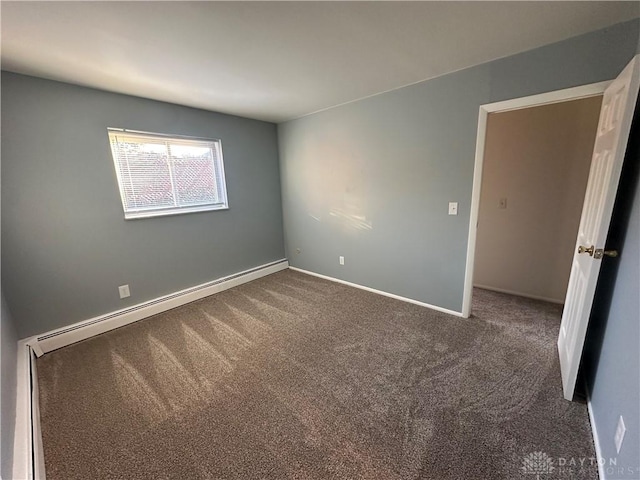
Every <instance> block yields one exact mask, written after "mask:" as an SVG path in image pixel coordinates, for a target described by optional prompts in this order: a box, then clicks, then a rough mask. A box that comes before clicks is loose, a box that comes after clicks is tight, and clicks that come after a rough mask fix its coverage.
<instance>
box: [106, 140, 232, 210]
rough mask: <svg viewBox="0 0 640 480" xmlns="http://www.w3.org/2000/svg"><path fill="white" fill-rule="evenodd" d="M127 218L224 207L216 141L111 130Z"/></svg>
mask: <svg viewBox="0 0 640 480" xmlns="http://www.w3.org/2000/svg"><path fill="white" fill-rule="evenodd" d="M109 141H110V143H111V153H112V155H113V161H114V164H115V168H116V174H117V177H118V184H119V186H120V195H121V197H122V206H123V208H124V216H125V218H127V219H131V218H143V217H153V216H159V215H174V214H177V213H189V212H199V211H204V210H219V209H224V208H228V204H227V192H226V186H225V179H224V166H223V163H222V148H221V145H220V141H219V140H204V139H194V138H187V137H172V136H168V135H162V134H155V133H142V132H131V131H127V130H118V129H109Z"/></svg>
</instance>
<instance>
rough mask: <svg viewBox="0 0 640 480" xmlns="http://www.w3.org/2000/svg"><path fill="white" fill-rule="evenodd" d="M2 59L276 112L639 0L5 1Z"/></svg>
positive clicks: (247, 110)
mask: <svg viewBox="0 0 640 480" xmlns="http://www.w3.org/2000/svg"><path fill="white" fill-rule="evenodd" d="M1 14H2V68H3V69H4V70H9V71H14V72H19V73H25V74H28V75H35V76H40V77H45V78H51V79H55V80H61V81H65V82H69V83H75V84H78V85H86V86H90V87H95V88H100V89H103V90H109V91H113V92H120V93H126V94H130V95H137V96H140V97H147V98H153V99H157V100H164V101H167V102H173V103H178V104H183V105H189V106H193V107H199V108H205V109H208V110H215V111H219V112H225V113H231V114H235V115H241V116H245V117H251V118H258V119H262V120H268V121H273V122H281V121H284V120H289V119H292V118H296V117H300V116H302V115H306V114H309V113H312V112H316V111H318V110H322V109H326V108H329V107H332V106H335V105H339V104H341V103H345V102H349V101H352V100H356V99H359V98H363V97H366V96H370V95H374V94H376V93H380V92H383V91H387V90H392V89H395V88H399V87H401V86H404V85H408V84H411V83H415V82H418V81H421V80H425V79H428V78H432V77H435V76H438V75H442V74H445V73H448V72H452V71H455V70H459V69H462V68H465V67H468V66H471V65H477V64H479V63H483V62H486V61H489V60H492V59H496V58H500V57H504V56H507V55H511V54H514V53H517V52H521V51H524V50H529V49H532V48H535V47H538V46H541V45H545V44H548V43H552V42H556V41H559V40H563V39H565V38H569V37H572V36H575V35H579V34H581V33H586V32H589V31H592V30H596V29H599V28H603V27H606V26H609V25H613V24H615V23H618V22H621V21H625V20H629V19H632V18H635V17H638V16H640V2H607V1H605V2H591V1H588V2H8V1H2V3H1Z"/></svg>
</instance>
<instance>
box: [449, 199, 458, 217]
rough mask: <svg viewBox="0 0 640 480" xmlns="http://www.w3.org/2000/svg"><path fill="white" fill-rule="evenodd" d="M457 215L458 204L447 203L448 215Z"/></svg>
mask: <svg viewBox="0 0 640 480" xmlns="http://www.w3.org/2000/svg"><path fill="white" fill-rule="evenodd" d="M457 214H458V202H449V215H457Z"/></svg>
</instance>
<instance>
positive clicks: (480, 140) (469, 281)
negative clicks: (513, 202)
mask: <svg viewBox="0 0 640 480" xmlns="http://www.w3.org/2000/svg"><path fill="white" fill-rule="evenodd" d="M610 83H611V81H607V82H599V83H592V84H589V85H582V86H580V87H573V88H567V89H564V90H556V91H553V92H546V93H541V94H539V95H531V96H529V97H521V98H514V99H511V100H505V101H502V102H495V103H488V104H486V105H480V113H479V115H478V136H477V139H476V160H475V164H474V167H473V190H472V193H471V213H470V216H469V239H468V242H467V266H466V269H465V272H464V294H463V297H462V316H463V317H464V318H469V316H470V315H471V297H472V295H473V270H474V263H475V256H476V233H477V229H478V211H479V209H480V189H481V188H482V166H483V163H484V147H485V139H486V136H487V117H488V116H489V114H490V113H495V112H506V111H509V110H519V109H522V108H529V107H537V106H540V105H548V104H551V103H559V102H566V101H568V100H578V99H580V98H588V97H593V96H596V95H602V94H603V93H604V91H605V89H606V88H607V87H608V86H609V84H610Z"/></svg>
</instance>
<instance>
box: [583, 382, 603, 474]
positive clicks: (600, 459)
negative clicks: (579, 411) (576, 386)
mask: <svg viewBox="0 0 640 480" xmlns="http://www.w3.org/2000/svg"><path fill="white" fill-rule="evenodd" d="M587 411H588V412H589V422H590V423H591V434H592V435H593V445H594V447H595V449H596V459H597V460H598V476H599V477H600V480H606V475H605V470H604V461H603V457H602V448H601V447H600V437H598V429H597V428H596V420H595V417H594V416H593V407H592V406H591V399H590V398H589V395H588V394H587Z"/></svg>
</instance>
